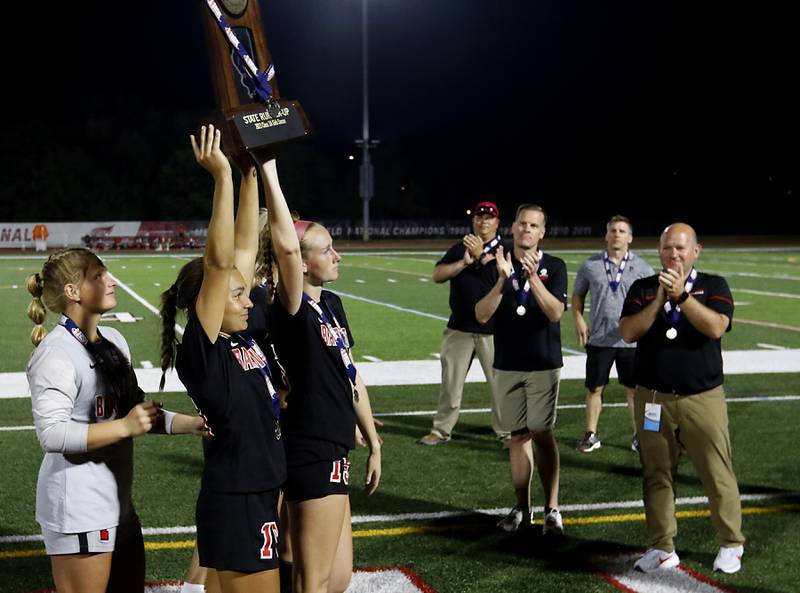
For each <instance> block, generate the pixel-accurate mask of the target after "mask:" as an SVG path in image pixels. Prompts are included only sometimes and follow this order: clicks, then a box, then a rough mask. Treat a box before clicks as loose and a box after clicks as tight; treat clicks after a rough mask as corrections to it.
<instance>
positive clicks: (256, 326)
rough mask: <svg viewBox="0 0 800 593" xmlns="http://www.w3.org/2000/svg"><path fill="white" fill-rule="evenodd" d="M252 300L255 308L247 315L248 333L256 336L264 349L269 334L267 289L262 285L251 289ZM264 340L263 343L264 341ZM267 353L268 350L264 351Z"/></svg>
mask: <svg viewBox="0 0 800 593" xmlns="http://www.w3.org/2000/svg"><path fill="white" fill-rule="evenodd" d="M250 300H251V301H253V308H252V309H250V314H249V315H248V317H247V331H246V333H247V335H248V336H251V337H252V338H254V339H255V340H256V341H257V342H258V344H259V346H261V349H262V350H264V344H263V343H266V339H267V337H268V336H269V309H270V304H269V299H268V298H267V289H266V288H262V287H261V286H256V287H255V288H254V289H253V290H251V291H250ZM262 342H263V343H262ZM264 352H265V353H266V350H265V351H264Z"/></svg>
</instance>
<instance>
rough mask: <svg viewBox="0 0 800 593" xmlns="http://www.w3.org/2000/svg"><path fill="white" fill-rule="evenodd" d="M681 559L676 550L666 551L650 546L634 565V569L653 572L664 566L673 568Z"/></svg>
mask: <svg viewBox="0 0 800 593" xmlns="http://www.w3.org/2000/svg"><path fill="white" fill-rule="evenodd" d="M680 562H681V559H680V558H678V555H677V554H676V553H675V552H665V551H664V550H657V549H655V548H650V549H649V550H647V551H646V552H645V553H644V554H643V555H642V557H641V558H639V559H638V560H637V561H636V564H634V565H633V569H634V570H638V571H639V572H653V571H655V570H661V569H663V568H673V567H675V566H678V564H680Z"/></svg>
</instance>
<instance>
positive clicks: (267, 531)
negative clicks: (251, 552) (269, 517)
mask: <svg viewBox="0 0 800 593" xmlns="http://www.w3.org/2000/svg"><path fill="white" fill-rule="evenodd" d="M261 535H263V536H264V545H263V546H261V559H262V560H272V556H273V554H274V555H275V556H277V555H278V524H277V523H275V521H267V522H266V523H264V524H263V525H262V526H261Z"/></svg>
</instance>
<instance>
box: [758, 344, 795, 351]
mask: <svg viewBox="0 0 800 593" xmlns="http://www.w3.org/2000/svg"><path fill="white" fill-rule="evenodd" d="M756 346H758V347H759V348H766V349H767V350H788V348H787V347H786V346H778V345H776V344H765V343H763V342H759V343H758V344H756Z"/></svg>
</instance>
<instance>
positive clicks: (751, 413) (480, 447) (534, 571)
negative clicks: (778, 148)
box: [0, 248, 800, 593]
mask: <svg viewBox="0 0 800 593" xmlns="http://www.w3.org/2000/svg"><path fill="white" fill-rule="evenodd" d="M558 255H560V256H561V257H563V258H564V259H565V260H566V262H567V267H568V270H569V271H570V278H571V279H574V273H575V272H576V271H577V269H578V267H579V265H580V263H581V262H582V261H583V260H584V259H585V258H586V257H587V255H588V252H564V253H560V254H558ZM644 255H645V256H646V257H647V259H648V260H649V261H650V263H651V264H652V265H655V264H656V261H655V258H654V257H652V254H649V253H645V254H644ZM344 258H345V259H344V260H343V262H342V266H341V276H340V279H339V281H338V282H336V283H335V284H334V285H332V286H331V288H332V289H334V290H337V291H339V292H340V293H342V294H343V295H345V296H343V301H344V304H345V307H346V309H347V312H348V318H349V321H350V325H351V327H352V329H353V333H354V335H355V338H356V348H355V354H356V361H359V360H362V361H363V360H372V359H375V358H378V359H381V360H384V361H389V360H433V359H434V356H433V355H434V353H436V352H438V348H439V340H440V336H441V331H442V328H443V326H444V321H443V320H442V319H439V318H440V317H446V316H447V314H448V306H447V291H448V287H447V285H436V284H434V283H433V282H431V281H430V272H431V269H432V266H433V263H434V262H435V260H436V259H437V258H438V254H435V253H433V252H415V253H411V252H409V253H398V254H363V253H362V254H358V253H352V254H350V253H348V254H344ZM185 261H186V258H185V256H180V255H174V256H171V255H160V256H114V255H112V256H110V257H108V258H107V261H106V263H107V265H108V267H109V269H110V270H111V272H112V273H113V274H114V275H115V276H116V277H117V278H118V279H119V280H120V281H121V282H123V283H125V285H126V286H127V287H128V289H129V290H130V291H132V292H135V293H136V294H137V295H138V296H139V297H140V298H141V299H144V300H145V301H147V302H149V303H150V304H153V305H157V303H158V295H159V292H160V291H162V290H164V289H165V288H166V287H167V286H169V284H170V283H171V282H172V280H173V279H174V276H175V274H176V272H177V268H178V267H180V266H181V265H182V264H183V263H184V262H185ZM41 262H42V260H41V259H31V258H1V259H0V294H2V297H3V298H2V299H0V312H1V313H2V314H3V315H4V319H5V324H4V325H5V327H4V330H5V331H4V336H6V337H5V338H4V340H3V348H2V357H0V373H10V372H19V371H22V370H24V366H25V361H26V360H27V357H28V355H29V353H30V350H31V346H30V342H29V340H28V335H29V333H30V329H31V327H32V325H31V323H30V321H29V320H28V318H27V317H26V315H25V309H26V307H27V305H28V303H29V302H30V299H29V296H28V294H27V292H26V291H25V289H24V278H25V276H26V275H27V274H29V273H32V272H34V271H36V270H37V269H40V267H41ZM698 267H699V268H700V269H701V270H703V271H709V272H711V271H713V272H718V273H722V274H723V275H725V276H726V277H727V279H728V282H729V284H730V285H731V287H732V289H733V293H734V297H735V300H736V302H737V309H736V317H735V321H734V331H733V332H731V333H730V334H728V335H727V336H726V337H725V339H724V342H723V347H724V348H725V349H726V350H762V351H765V350H775V351H776V352H778V350H777V349H779V348H791V349H797V348H800V300H798V299H800V249H796V248H795V249H786V250H764V251H758V250H750V251H733V250H724V249H706V250H705V251H704V252H703V254H702V257H701V259H700V261H699V264H698ZM347 295H352V296H347ZM353 297H358V299H356V298H353ZM117 298H118V307H117V311H126V312H130V313H131V314H133V315H134V316H137V317H141V318H142V320H141V321H138V322H136V323H131V324H121V323H115V327H119V328H120V330H121V331H122V332H123V333H124V334H125V336H126V337H127V339H128V341H129V344H130V346H131V350H132V353H133V359H134V360H133V362H134V366H136V367H140V366H141V363H142V361H149V362H151V363H153V364H154V365H155V366H157V365H158V329H159V324H158V319H157V317H156V316H155V315H154V314H153V313H152V312H151V311H150V310H148V309H147V308H146V307H145V306H144V305H143V304H142V303H140V302H139V301H138V300H136V299H134V298H133V296H131V294H129V292H126V291H125V290H122V289H118V291H117ZM363 299H367V300H363ZM386 305H393V306H394V307H395V308H390V307H387V306H386ZM398 307H399V308H401V309H404V310H400V309H398ZM48 321H49V323H54V322H55V321H56V320H55V316H53V315H50V316H49V317H48ZM562 340H563V345H564V347H565V348H567V349H571V350H578V349H579V347H578V345H577V342H576V339H575V337H574V332H573V324H572V319H571V315H570V314H566V315H565V316H564V320H563V321H562ZM567 355H570V353H569V352H567ZM365 356H367V357H369V358H368V359H365V358H364V357H365ZM2 376H3V375H2V374H0V378H2ZM726 386H727V391H728V395H729V397H731V398H748V397H751V396H761V397H763V398H770V397H773V398H775V397H777V396H787V395H795V396H796V395H800V376H798V375H797V374H760V375H730V376H729V377H728V380H727V383H726ZM437 390H438V387H437V386H435V385H422V386H400V387H373V388H371V389H370V395H371V398H372V400H373V408H374V409H375V411H376V412H378V413H381V414H387V415H386V416H384V417H383V420H384V421H385V424H386V425H385V427H384V428H383V430H382V436H383V438H384V440H385V445H384V450H383V460H384V467H383V481H382V484H381V487H380V489H379V490H378V492H377V493H376V494H375V495H374V496H373V497H371V498H369V499H368V498H366V497H365V496H363V494H362V493H361V492H360V491H359V489H358V487H357V486H356V487H354V488H353V495H352V502H353V513H354V516H355V517H356V521H357V523H355V524H354V527H353V528H354V533H355V536H356V537H355V561H356V565H357V566H361V567H391V566H407V567H410V568H411V569H412V570H413V571H414V572H416V574H417V575H419V576H420V577H421V578H422V579H423V580H424V581H425V582H427V583H428V584H429V585H430V586H431V587H432V588H433V589H434V590H435V591H437V592H439V593H447V592H453V593H455V592H467V591H469V592H473V591H474V592H478V591H481V592H484V591H486V592H498V593H499V592H504V593H505V592H510V591H559V592H560V591H612V590H613V588H612V587H611V586H610V585H609V584H607V583H606V582H605V581H603V580H602V579H600V578H599V577H598V576H596V575H595V574H594V573H593V571H592V570H591V569H590V568H589V567H588V565H587V564H586V560H587V558H588V557H589V556H591V555H592V554H598V553H609V552H623V551H626V550H631V549H634V550H635V549H640V548H641V547H642V546H643V545H644V543H645V534H644V521H643V516H642V513H643V510H642V509H641V508H626V507H625V505H624V504H622V503H625V502H629V501H636V500H639V499H640V497H641V480H640V477H639V469H638V458H637V456H636V455H635V454H633V453H631V452H630V451H629V450H628V445H629V442H630V426H629V420H628V418H627V411H626V410H625V409H624V408H622V407H609V408H607V409H606V410H605V411H604V412H603V415H602V417H601V421H600V433H601V435H602V438H603V447H602V448H601V449H600V450H599V451H596V452H594V453H592V454H590V455H580V454H578V453H576V452H575V450H574V444H575V441H576V440H577V438H578V437H579V436H580V435H581V434H582V432H583V418H584V413H583V410H582V409H581V408H580V405H579V404H581V403H582V400H583V386H582V382H581V381H579V380H566V381H563V382H562V389H561V394H562V395H561V400H560V403H561V404H562V405H563V406H566V407H564V408H563V409H562V410H561V411H560V412H559V418H558V423H557V426H556V436H557V439H558V441H559V444H560V449H561V456H562V457H561V461H562V473H561V504H562V507H563V509H564V510H563V514H564V518H565V522H566V525H565V529H566V535H565V537H564V538H563V539H561V540H557V541H555V542H552V541H550V540H549V539H548V540H545V539H544V538H542V536H541V534H540V531H537V530H536V529H535V528H534V529H531V530H529V531H527V532H526V533H520V534H515V535H508V534H501V533H498V532H497V531H496V530H495V529H494V527H493V526H494V523H495V522H496V521H497V518H498V517H497V516H494V515H492V513H491V510H492V509H502V508H507V507H509V506H511V504H512V502H513V501H512V498H513V495H512V490H511V487H510V479H509V468H508V462H507V455H506V454H505V453H504V452H503V451H502V450H501V448H500V445H499V444H498V443H497V442H496V441H495V440H494V439H493V437H492V434H491V431H490V429H489V428H488V425H489V415H488V413H486V412H482V411H480V410H481V409H484V408H486V407H487V406H488V396H487V393H486V388H485V387H484V386H483V385H481V384H468V385H467V386H466V388H465V401H464V405H463V407H464V409H465V410H467V413H464V414H463V415H462V417H461V419H460V420H459V424H458V426H457V427H456V435H455V437H454V438H453V440H452V441H451V442H449V443H447V444H445V445H442V446H439V447H431V448H428V447H421V446H419V445H417V444H415V440H416V439H417V438H419V437H420V436H422V435H423V434H425V433H426V432H427V430H428V429H429V428H430V420H431V415H430V414H428V415H422V414H408V413H407V412H419V411H430V410H432V409H433V408H434V407H435V402H436V398H437ZM164 400H165V403H166V404H167V405H168V407H170V408H171V409H176V410H184V411H189V410H190V409H191V405H190V402H189V400H188V398H186V397H185V395H183V394H177V393H176V394H166V395H165V397H164ZM622 400H623V397H622V391H621V390H620V389H619V387H617V386H616V385H614V384H612V386H611V387H610V388H609V390H608V392H607V397H606V401H609V402H616V403H618V402H621V401H622ZM476 410H477V411H476ZM729 414H730V425H731V436H732V441H733V449H734V465H735V470H736V473H737V477H738V480H739V485H740V488H741V491H742V494H743V495H746V497H745V500H744V502H743V507H744V509H745V516H744V521H745V525H744V526H745V533H746V535H747V536H748V538H749V539H748V543H747V547H746V555H745V561H744V568H743V570H742V571H741V572H740V573H739V574H737V575H732V576H719V575H712V573H711V569H710V566H711V562H712V560H713V557H714V554H715V553H716V546H715V543H714V541H713V535H712V531H711V527H710V524H709V520H708V518H707V517H706V516H703V515H702V511H703V510H704V509H705V505H703V504H697V503H694V504H689V503H686V504H679V507H678V509H679V510H680V511H682V512H684V513H685V516H684V515H682V518H681V519H680V521H679V530H680V532H679V535H678V539H677V545H678V552H679V554H680V556H681V560H682V561H683V563H684V564H685V565H687V566H688V567H690V568H692V569H694V570H696V571H698V572H700V573H702V574H704V575H707V576H709V577H711V578H713V579H715V580H716V581H718V582H721V583H723V584H725V585H726V586H727V587H728V588H729V589H732V590H735V591H740V592H755V591H763V592H765V593H767V592H775V593H777V592H787V593H788V592H790V591H797V590H798V587H799V586H798V580H800V569H797V568H796V566H797V560H796V559H797V557H798V554H800V538H798V537H797V533H798V532H800V512H799V511H800V495H798V491H800V464H799V463H798V462H797V458H796V455H795V454H794V447H793V443H794V438H795V437H796V435H797V430H796V426H797V424H798V421H800V401H798V400H792V399H761V400H759V401H748V402H744V401H739V402H733V403H731V404H730V405H729ZM31 423H32V419H31V415H30V403H29V401H28V400H27V399H25V398H16V399H0V427H15V426H27V425H30V424H31ZM0 451H2V453H0V592H5V591H8V592H13V593H23V592H27V591H31V590H34V589H37V588H43V587H48V586H50V585H51V579H50V574H49V565H48V561H47V559H46V557H45V556H44V555H43V549H42V544H41V542H40V541H36V540H34V541H10V539H11V536H35V535H37V534H38V533H39V530H38V526H37V525H36V523H35V520H34V492H35V485H36V475H37V471H38V465H39V462H40V460H41V455H42V453H41V450H40V448H39V446H38V443H37V441H36V438H35V435H34V433H33V431H31V430H18V431H0ZM363 462H364V452H363V451H357V452H355V453H354V455H353V469H352V472H351V475H352V476H353V481H352V483H356V484H357V483H358V481H359V480H360V478H361V477H362V472H363ZM201 464H202V461H201V452H200V444H199V442H198V441H197V440H195V439H192V438H188V437H158V436H147V437H144V438H141V439H138V440H137V441H136V476H137V480H136V484H135V492H134V497H135V498H134V500H135V502H136V505H137V509H138V511H139V514H140V517H141V519H142V524H143V526H144V527H145V528H170V527H175V528H180V527H186V526H192V525H193V524H194V518H193V513H194V500H195V497H196V494H197V488H198V484H199V475H200V471H201ZM533 491H534V495H533V496H534V501H533V502H534V504H536V505H540V504H541V502H542V501H541V496H540V493H541V489H540V487H539V485H538V482H535V483H534V488H533ZM678 495H679V496H680V497H681V498H683V497H692V496H701V495H702V488H701V487H700V485H699V482H698V480H697V478H696V477H695V475H694V473H693V471H692V469H691V466H690V464H689V463H688V461H686V460H685V461H684V463H683V464H682V466H681V471H680V476H679V493H678ZM761 495H764V496H761ZM601 503H608V504H605V505H602V508H598V507H601ZM573 505H586V506H585V507H583V508H576V507H575V506H573ZM567 509H571V510H567ZM475 510H484V511H486V512H483V513H468V514H461V515H458V514H456V513H463V512H465V511H466V512H469V511H475ZM497 512H499V511H497ZM401 513H402V514H404V515H405V514H409V513H418V514H420V515H419V516H417V517H408V516H404V517H399V516H397V515H399V514H401ZM430 513H445V515H444V516H440V518H435V517H432V516H431V515H430ZM447 513H450V514H447ZM697 515H700V516H697ZM368 516H369V517H368ZM193 537H194V536H193V535H192V534H191V533H187V530H185V529H183V530H182V529H176V530H175V533H172V534H167V535H147V536H146V538H145V541H146V543H147V546H148V552H147V560H148V574H147V580H148V581H174V580H177V579H179V578H181V576H182V573H183V571H184V569H185V566H186V564H187V562H188V560H189V557H190V555H191V545H192V542H193Z"/></svg>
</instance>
